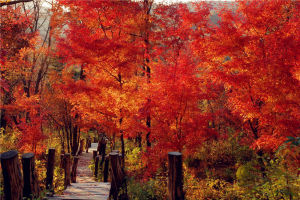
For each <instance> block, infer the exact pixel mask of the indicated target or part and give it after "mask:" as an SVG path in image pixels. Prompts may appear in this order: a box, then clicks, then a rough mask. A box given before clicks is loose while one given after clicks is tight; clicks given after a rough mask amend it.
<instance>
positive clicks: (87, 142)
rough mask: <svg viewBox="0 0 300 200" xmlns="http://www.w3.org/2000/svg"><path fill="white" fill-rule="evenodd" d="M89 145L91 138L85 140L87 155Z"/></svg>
mask: <svg viewBox="0 0 300 200" xmlns="http://www.w3.org/2000/svg"><path fill="white" fill-rule="evenodd" d="M89 144H90V141H89V138H86V139H85V153H88V152H89V147H90V146H89Z"/></svg>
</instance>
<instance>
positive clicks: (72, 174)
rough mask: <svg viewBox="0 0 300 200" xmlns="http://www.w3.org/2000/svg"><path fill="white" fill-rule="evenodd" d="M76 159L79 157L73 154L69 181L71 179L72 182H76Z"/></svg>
mask: <svg viewBox="0 0 300 200" xmlns="http://www.w3.org/2000/svg"><path fill="white" fill-rule="evenodd" d="M78 160H79V157H78V156H75V157H74V160H73V165H72V172H71V181H72V183H76V175H77V165H78Z"/></svg>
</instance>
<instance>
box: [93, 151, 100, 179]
mask: <svg viewBox="0 0 300 200" xmlns="http://www.w3.org/2000/svg"><path fill="white" fill-rule="evenodd" d="M99 160H100V156H96V158H95V171H94V176H95V177H96V178H97V177H98V169H99Z"/></svg>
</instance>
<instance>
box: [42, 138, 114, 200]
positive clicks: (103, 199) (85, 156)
mask: <svg viewBox="0 0 300 200" xmlns="http://www.w3.org/2000/svg"><path fill="white" fill-rule="evenodd" d="M97 146H98V144H97V143H92V145H91V148H89V152H88V153H85V152H83V153H82V155H80V156H79V161H78V167H77V178H76V181H77V183H71V186H69V187H68V188H67V189H66V190H65V191H64V193H63V195H60V196H54V197H48V199H49V200H62V199H66V200H67V199H68V200H70V199H82V200H83V199H89V200H96V199H97V200H107V199H108V197H109V190H110V183H103V182H96V181H95V180H94V177H93V173H92V171H91V170H90V168H89V165H90V164H91V162H92V159H93V150H97Z"/></svg>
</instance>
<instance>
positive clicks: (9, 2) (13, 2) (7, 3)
mask: <svg viewBox="0 0 300 200" xmlns="http://www.w3.org/2000/svg"><path fill="white" fill-rule="evenodd" d="M30 1H33V0H17V1H8V2H2V3H0V7H2V6H9V5H14V4H17V3H25V2H30Z"/></svg>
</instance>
